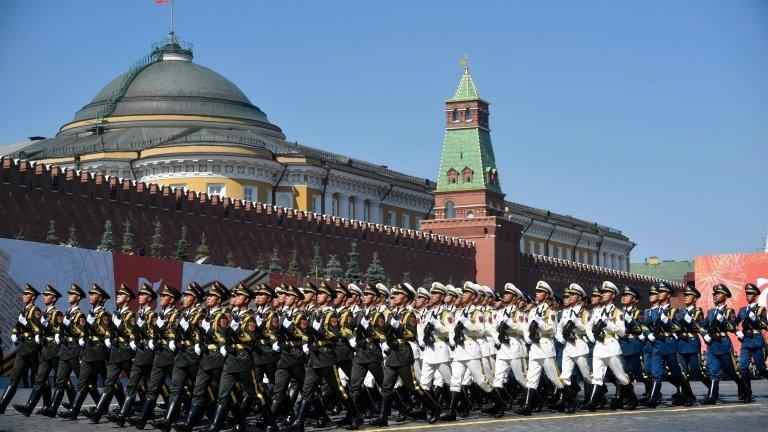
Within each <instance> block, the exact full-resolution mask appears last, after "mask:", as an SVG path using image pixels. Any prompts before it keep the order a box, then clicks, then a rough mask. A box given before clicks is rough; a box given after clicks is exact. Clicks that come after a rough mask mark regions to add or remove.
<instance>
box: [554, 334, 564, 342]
mask: <svg viewBox="0 0 768 432" xmlns="http://www.w3.org/2000/svg"><path fill="white" fill-rule="evenodd" d="M555 339H557V341H558V342H560V343H561V344H565V339H564V338H563V335H561V334H560V333H555Z"/></svg>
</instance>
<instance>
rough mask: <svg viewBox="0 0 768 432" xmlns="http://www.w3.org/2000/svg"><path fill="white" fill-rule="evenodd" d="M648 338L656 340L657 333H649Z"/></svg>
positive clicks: (652, 340)
mask: <svg viewBox="0 0 768 432" xmlns="http://www.w3.org/2000/svg"><path fill="white" fill-rule="evenodd" d="M648 340H649V341H651V342H656V335H654V334H653V333H648Z"/></svg>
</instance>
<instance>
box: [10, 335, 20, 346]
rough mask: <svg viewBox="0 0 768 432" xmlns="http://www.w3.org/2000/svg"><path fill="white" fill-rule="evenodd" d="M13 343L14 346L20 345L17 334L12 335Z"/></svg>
mask: <svg viewBox="0 0 768 432" xmlns="http://www.w3.org/2000/svg"><path fill="white" fill-rule="evenodd" d="M11 341H12V342H13V343H14V344H18V343H19V337H18V336H16V335H15V334H12V335H11Z"/></svg>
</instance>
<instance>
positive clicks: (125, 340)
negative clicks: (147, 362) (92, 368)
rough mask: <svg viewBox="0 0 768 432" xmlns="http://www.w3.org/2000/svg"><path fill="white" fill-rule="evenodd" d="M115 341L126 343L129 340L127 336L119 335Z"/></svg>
mask: <svg viewBox="0 0 768 432" xmlns="http://www.w3.org/2000/svg"><path fill="white" fill-rule="evenodd" d="M117 342H118V343H121V344H127V343H129V342H130V340H129V339H128V338H127V337H125V336H119V337H118V338H117Z"/></svg>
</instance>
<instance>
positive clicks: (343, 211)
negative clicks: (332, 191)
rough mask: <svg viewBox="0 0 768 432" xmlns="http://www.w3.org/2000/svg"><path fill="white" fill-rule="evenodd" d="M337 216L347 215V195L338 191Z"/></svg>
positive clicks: (346, 216)
mask: <svg viewBox="0 0 768 432" xmlns="http://www.w3.org/2000/svg"><path fill="white" fill-rule="evenodd" d="M339 216H341V217H344V218H348V217H349V195H347V194H343V193H341V192H339Z"/></svg>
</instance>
